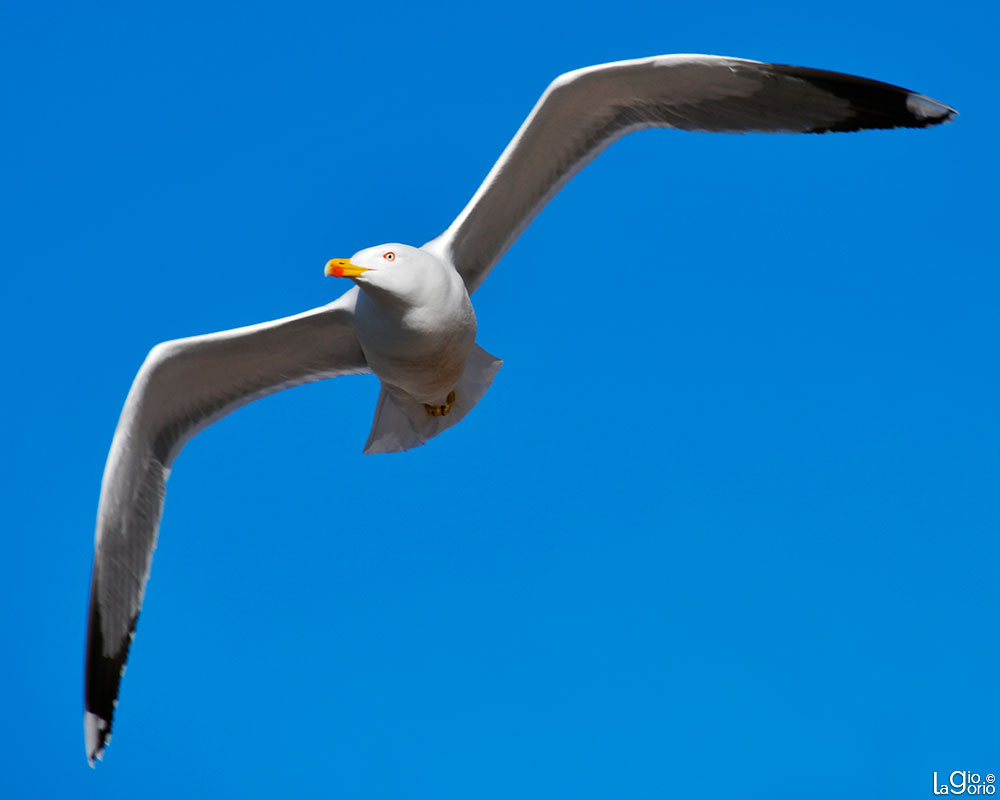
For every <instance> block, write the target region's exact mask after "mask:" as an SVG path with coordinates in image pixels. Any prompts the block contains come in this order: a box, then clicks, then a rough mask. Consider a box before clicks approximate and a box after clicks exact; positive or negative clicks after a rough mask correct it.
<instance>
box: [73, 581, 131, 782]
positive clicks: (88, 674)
mask: <svg viewBox="0 0 1000 800" xmlns="http://www.w3.org/2000/svg"><path fill="white" fill-rule="evenodd" d="M98 585H99V581H98V577H97V573H96V571H95V573H94V576H93V578H92V580H91V583H90V614H89V619H88V620H87V654H86V661H85V665H84V707H85V712H84V715H83V733H84V744H85V746H86V749H87V761H88V762H89V764H90V766H91V767H93V766H95V759H96V760H101V759H102V758H103V756H104V748H105V747H107V745H108V742H110V741H111V724H112V721H113V719H114V714H115V704H116V703H117V701H118V689H119V686H120V685H121V679H122V675H123V674H124V673H125V661H126V659H127V658H128V649H129V645H130V644H131V643H132V636H133V634H134V633H135V626H136V623H137V622H138V619H139V616H138V614H137V615H136V616H135V617H133V618H132V620H131V622H130V624H129V631H128V634H127V635H126V636H124V637H122V640H121V641H120V642H118V643H117V644H116V645H114V646H113V647H110V648H109V647H107V644H106V642H105V640H104V632H103V629H102V625H101V607H100V592H99V588H98Z"/></svg>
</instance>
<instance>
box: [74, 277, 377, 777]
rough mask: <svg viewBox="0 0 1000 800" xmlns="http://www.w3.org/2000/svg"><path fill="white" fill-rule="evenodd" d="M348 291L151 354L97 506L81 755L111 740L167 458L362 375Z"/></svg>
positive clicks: (95, 752) (121, 424)
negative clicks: (199, 439) (317, 388)
mask: <svg viewBox="0 0 1000 800" xmlns="http://www.w3.org/2000/svg"><path fill="white" fill-rule="evenodd" d="M356 297H357V289H352V290H351V291H349V292H347V293H346V294H345V295H343V296H342V297H340V298H338V299H337V300H335V301H334V302H333V303H330V304H329V305H326V306H323V307H321V308H317V309H314V310H312V311H307V312H305V313H303V314H299V315H297V316H293V317H287V318H285V319H279V320H275V321H273V322H265V323H262V324H260V325H252V326H250V327H246V328H237V329H235V330H231V331H224V332H222V333H215V334H210V335H207V336H194V337H191V338H188V339H177V340H175V341H171V342H164V343H162V344H159V345H157V346H156V347H154V348H153V349H152V351H150V353H149V355H148V356H147V358H146V360H145V362H144V363H143V365H142V367H141V369H140V370H139V372H138V374H137V375H136V377H135V380H134V382H133V383H132V388H131V390H130V391H129V393H128V397H127V399H126V400H125V407H124V409H123V410H122V414H121V417H120V419H119V421H118V427H117V429H116V430H115V435H114V439H113V441H112V444H111V452H110V454H109V455H108V461H107V465H106V466H105V469H104V480H103V482H102V484H101V499H100V505H99V507H98V512H97V533H96V537H95V544H94V571H93V577H92V579H91V593H90V616H89V620H88V629H87V656H86V676H85V695H86V697H85V700H86V708H87V710H86V714H85V717H84V729H85V736H86V747H87V758H88V759H89V760H90V762H91V764H93V760H94V758H95V757H96V758H100V757H101V755H102V752H103V750H104V746H105V744H106V742H107V740H108V739H109V737H110V732H111V720H112V715H113V712H114V706H115V703H116V698H117V695H118V686H119V681H120V679H121V674H122V672H123V670H124V666H125V660H126V658H127V657H128V648H129V644H130V642H131V639H132V635H133V632H134V630H135V624H136V620H137V618H138V615H139V609H140V606H141V605H142V598H143V593H144V591H145V587H146V580H147V578H148V577H149V570H150V565H151V563H152V558H153V550H154V548H155V547H156V536H157V529H158V527H159V524H160V514H161V512H162V510H163V497H164V492H165V488H166V480H167V476H168V475H169V472H170V465H171V463H172V462H173V460H174V458H175V457H176V455H177V453H178V452H180V449H181V448H182V447H183V446H184V444H185V442H187V441H188V440H189V439H190V438H191V437H192V436H194V435H195V434H196V433H198V431H200V430H202V429H204V428H206V427H207V426H209V425H211V424H212V423H213V422H215V421H216V420H218V419H220V418H221V417H224V416H225V415H226V414H229V413H230V412H231V411H234V410H235V409H237V408H239V407H240V406H243V405H246V404H247V403H250V402H252V401H253V400H256V399H258V398H260V397H263V396H265V395H268V394H272V393H274V392H278V391H281V390H282V389H287V388H290V387H292V386H298V385H299V384H303V383H308V382H310V381H316V380H320V379H323V378H332V377H335V376H338V375H347V374H351V373H361V372H368V366H367V363H366V361H365V357H364V355H363V353H362V352H361V347H360V345H359V344H358V341H357V337H356V336H355V333H354V322H353V320H354V305H355V301H356Z"/></svg>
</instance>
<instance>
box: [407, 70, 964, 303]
mask: <svg viewBox="0 0 1000 800" xmlns="http://www.w3.org/2000/svg"><path fill="white" fill-rule="evenodd" d="M955 113H956V112H955V110H954V109H952V108H949V107H948V106H946V105H944V104H942V103H939V102H937V101H936V100H931V99H930V98H929V97H924V96H923V95H920V94H915V93H913V92H910V91H908V90H907V89H902V88H900V87H898V86H893V85H891V84H888V83H881V82H880V81H873V80H868V79H867V78H858V77H855V76H853V75H844V74H842V73H838V72H826V71H824V70H817V69H808V68H806V67H792V66H786V65H783V64H765V63H762V62H760V61H746V60H744V59H739V58H725V57H722V56H705V55H670V56H658V57H654V58H645V59H637V60H634V61H618V62H615V63H612V64H602V65H599V66H596V67H587V68H585V69H580V70H576V71H575V72H568V73H566V74H565V75H562V76H560V77H559V78H556V80H555V81H553V82H552V84H551V85H550V86H549V88H548V89H547V90H546V91H545V93H544V94H543V95H542V97H541V99H540V100H539V101H538V103H537V104H536V105H535V107H534V109H533V110H532V112H531V114H529V115H528V118H527V119H526V120H525V121H524V124H523V125H522V126H521V128H520V130H519V131H518V132H517V134H516V135H515V136H514V138H513V140H512V141H511V143H510V144H509V145H507V149H506V150H504V152H503V154H502V155H501V156H500V159H499V160H498V161H497V163H496V164H495V165H494V166H493V169H492V170H491V171H490V174H489V175H487V176H486V180H485V181H483V184H482V186H480V187H479V190H478V191H477V192H476V194H475V196H473V198H472V200H470V201H469V204H468V205H467V206H466V207H465V209H464V210H463V211H462V213H461V214H459V216H458V218H457V219H456V220H455V221H454V222H453V223H452V224H451V226H450V227H449V228H448V230H446V231H445V232H444V233H443V234H441V235H440V236H439V237H438V238H437V239H434V240H433V241H431V242H428V243H427V245H425V247H428V248H430V249H432V250H436V251H437V252H438V253H440V254H442V255H443V256H444V257H446V258H450V260H451V261H452V263H453V264H454V265H455V267H456V269H458V271H459V273H461V275H462V277H463V278H464V279H465V285H466V287H467V288H468V290H469V293H470V294H471V293H472V292H473V291H475V290H476V289H477V288H479V286H480V284H482V282H483V281H484V280H485V279H486V276H487V275H488V274H489V272H490V270H491V269H492V268H493V265H494V264H496V262H497V261H498V260H499V259H500V257H501V256H502V255H503V254H504V253H505V252H506V251H507V248H508V247H510V246H511V244H513V243H514V241H515V240H516V239H517V237H518V236H520V235H521V232H522V231H523V230H524V229H525V228H527V227H528V225H530V224H531V221H532V220H533V219H534V218H535V216H536V215H537V214H538V212H539V211H541V210H542V208H543V207H544V206H545V204H546V203H547V202H548V201H549V200H550V199H552V197H554V196H555V194H556V193H557V192H558V191H559V190H560V189H561V188H562V187H563V186H564V185H565V184H566V182H567V181H568V180H569V179H570V178H572V177H573V176H574V175H575V174H576V173H577V172H579V171H580V170H581V169H583V167H585V166H586V165H587V164H588V163H590V161H591V160H592V159H594V158H595V157H596V156H597V155H598V154H599V153H600V152H601V151H602V150H603V149H604V148H605V147H607V146H608V145H609V144H611V143H612V142H613V141H615V140H616V139H619V138H621V137H622V136H624V135H625V134H627V133H631V132H632V131H637V130H642V129H643V128H656V127H659V128H678V129H680V130H686V131H709V132H716V133H742V132H749V131H759V132H769V133H828V132H832V131H857V130H862V129H865V128H900V127H904V128H925V127H927V126H929V125H937V124H938V123H941V122H947V121H948V120H950V119H951V118H952V117H953V116H954V115H955Z"/></svg>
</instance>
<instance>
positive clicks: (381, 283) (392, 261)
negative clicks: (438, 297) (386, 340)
mask: <svg viewBox="0 0 1000 800" xmlns="http://www.w3.org/2000/svg"><path fill="white" fill-rule="evenodd" d="M447 269H448V266H447V265H446V264H444V263H443V262H442V261H440V260H439V259H438V258H436V257H435V256H432V255H431V254H430V253H428V252H427V251H426V250H422V249H420V248H419V247H411V246H410V245H408V244H398V243H392V244H380V245H378V246H377V247H369V248H367V249H365V250H359V251H358V252H357V253H355V254H354V255H353V256H351V257H350V258H331V259H330V260H329V261H328V262H327V264H326V274H327V275H332V276H333V277H335V278H350V279H351V280H352V281H354V282H355V283H356V284H357V285H358V286H359V287H361V290H362V291H364V292H366V293H367V294H368V295H369V296H379V295H390V296H393V297H396V298H399V299H404V300H407V301H409V302H411V303H418V302H420V301H421V300H422V299H423V298H424V297H425V296H426V295H427V294H428V293H434V292H436V291H439V290H440V288H441V284H442V281H446V280H447V274H446V270H447Z"/></svg>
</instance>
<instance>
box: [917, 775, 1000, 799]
mask: <svg viewBox="0 0 1000 800" xmlns="http://www.w3.org/2000/svg"><path fill="white" fill-rule="evenodd" d="M996 779H997V778H996V775H994V774H993V773H992V772H989V773H987V774H986V775H985V776H983V775H980V774H979V773H978V772H970V771H968V770H964V769H956V770H955V771H954V772H952V773H951V775H949V776H948V781H947V783H946V782H945V781H943V780H942V779H940V778H939V777H938V774H937V773H936V772H935V773H934V781H933V786H934V794H995V793H996V790H997V787H996Z"/></svg>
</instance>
